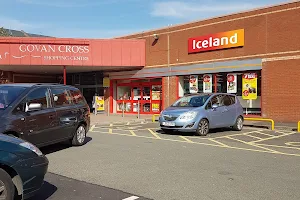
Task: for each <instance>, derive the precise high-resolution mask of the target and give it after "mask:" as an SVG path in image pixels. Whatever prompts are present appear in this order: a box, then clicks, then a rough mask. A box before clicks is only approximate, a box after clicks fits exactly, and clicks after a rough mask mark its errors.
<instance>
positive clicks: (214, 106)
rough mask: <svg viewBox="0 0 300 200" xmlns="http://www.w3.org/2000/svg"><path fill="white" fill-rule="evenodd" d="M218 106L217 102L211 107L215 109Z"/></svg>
mask: <svg viewBox="0 0 300 200" xmlns="http://www.w3.org/2000/svg"><path fill="white" fill-rule="evenodd" d="M218 107H219V105H218V104H213V105H212V107H211V108H212V109H213V110H215V109H216V108H218Z"/></svg>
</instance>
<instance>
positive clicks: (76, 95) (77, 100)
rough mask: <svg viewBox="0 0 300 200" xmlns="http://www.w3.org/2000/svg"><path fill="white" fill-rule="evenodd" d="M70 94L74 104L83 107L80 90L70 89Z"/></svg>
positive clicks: (83, 102)
mask: <svg viewBox="0 0 300 200" xmlns="http://www.w3.org/2000/svg"><path fill="white" fill-rule="evenodd" d="M70 93H71V97H72V100H73V102H74V104H79V105H84V104H85V103H86V102H85V100H84V97H83V96H82V94H81V92H80V90H76V89H71V90H70Z"/></svg>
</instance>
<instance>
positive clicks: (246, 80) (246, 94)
mask: <svg viewBox="0 0 300 200" xmlns="http://www.w3.org/2000/svg"><path fill="white" fill-rule="evenodd" d="M242 97H243V99H257V74H256V73H246V74H243V92H242Z"/></svg>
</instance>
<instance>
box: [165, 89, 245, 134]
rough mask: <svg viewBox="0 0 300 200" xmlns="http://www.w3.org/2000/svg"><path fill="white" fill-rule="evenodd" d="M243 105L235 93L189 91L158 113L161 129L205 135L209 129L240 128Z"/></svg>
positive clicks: (168, 131)
mask: <svg viewBox="0 0 300 200" xmlns="http://www.w3.org/2000/svg"><path fill="white" fill-rule="evenodd" d="M243 121H244V118H243V107H242V106H241V104H240V102H239V100H238V98H237V97H236V96H235V95H234V94H225V93H215V94H206V93H203V94H192V95H186V96H184V97H182V98H180V99H178V100H177V101H176V102H175V103H174V104H172V105H171V106H170V107H168V108H166V109H165V110H163V111H162V112H161V114H160V117H159V123H160V127H161V129H162V130H163V131H164V132H167V133H171V132H173V131H185V132H195V133H196V134H197V135H200V136H205V135H207V134H208V133H209V130H210V129H213V128H223V127H232V128H233V129H234V130H237V131H241V130H242V129H243Z"/></svg>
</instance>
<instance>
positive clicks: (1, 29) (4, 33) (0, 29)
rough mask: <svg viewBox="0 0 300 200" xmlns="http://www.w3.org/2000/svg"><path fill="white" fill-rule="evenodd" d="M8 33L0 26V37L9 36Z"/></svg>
mask: <svg viewBox="0 0 300 200" xmlns="http://www.w3.org/2000/svg"><path fill="white" fill-rule="evenodd" d="M9 36H10V35H9V33H8V32H7V30H6V29H4V28H3V27H1V28H0V37H9Z"/></svg>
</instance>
